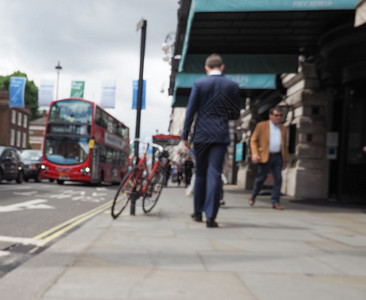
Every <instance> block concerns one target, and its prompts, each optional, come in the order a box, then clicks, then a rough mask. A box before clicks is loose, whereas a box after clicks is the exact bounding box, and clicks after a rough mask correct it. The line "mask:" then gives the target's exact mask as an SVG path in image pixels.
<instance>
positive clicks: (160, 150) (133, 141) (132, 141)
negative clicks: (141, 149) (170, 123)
mask: <svg viewBox="0 0 366 300" xmlns="http://www.w3.org/2000/svg"><path fill="white" fill-rule="evenodd" d="M135 142H139V143H141V144H144V145H147V148H146V150H147V149H148V148H149V146H151V147H153V148H157V149H158V151H159V153H162V152H163V151H164V148H163V147H162V146H160V145H158V144H155V143H149V142H145V141H143V140H141V139H133V140H131V141H130V145H132V144H133V143H135Z"/></svg>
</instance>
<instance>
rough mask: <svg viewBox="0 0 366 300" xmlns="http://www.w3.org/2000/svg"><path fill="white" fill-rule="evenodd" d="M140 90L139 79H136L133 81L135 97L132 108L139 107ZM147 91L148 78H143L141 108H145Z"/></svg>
mask: <svg viewBox="0 0 366 300" xmlns="http://www.w3.org/2000/svg"><path fill="white" fill-rule="evenodd" d="M138 90H139V81H138V80H134V81H133V99H132V109H137V95H138ZM145 91H146V80H143V84H142V103H141V109H145V107H146V102H145V94H146V93H145Z"/></svg>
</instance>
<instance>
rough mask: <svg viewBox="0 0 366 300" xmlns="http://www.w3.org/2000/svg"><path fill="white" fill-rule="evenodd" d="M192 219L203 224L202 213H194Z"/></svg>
mask: <svg viewBox="0 0 366 300" xmlns="http://www.w3.org/2000/svg"><path fill="white" fill-rule="evenodd" d="M191 218H192V219H193V220H194V221H196V222H202V213H200V212H194V213H193V214H191Z"/></svg>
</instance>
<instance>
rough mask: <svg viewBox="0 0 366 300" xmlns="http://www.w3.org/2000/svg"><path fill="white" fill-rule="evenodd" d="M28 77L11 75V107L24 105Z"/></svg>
mask: <svg viewBox="0 0 366 300" xmlns="http://www.w3.org/2000/svg"><path fill="white" fill-rule="evenodd" d="M26 81H27V78H25V77H10V87H9V90H10V96H9V107H24V90H25V83H26Z"/></svg>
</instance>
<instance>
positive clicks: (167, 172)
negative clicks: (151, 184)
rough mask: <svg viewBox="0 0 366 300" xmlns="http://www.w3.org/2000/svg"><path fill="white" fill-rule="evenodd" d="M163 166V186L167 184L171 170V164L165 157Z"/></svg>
mask: <svg viewBox="0 0 366 300" xmlns="http://www.w3.org/2000/svg"><path fill="white" fill-rule="evenodd" d="M163 168H164V173H163V176H164V183H163V184H164V186H165V187H167V186H168V181H169V178H170V174H171V172H172V166H171V165H170V159H169V158H168V159H166V161H165V162H164V164H163Z"/></svg>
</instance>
